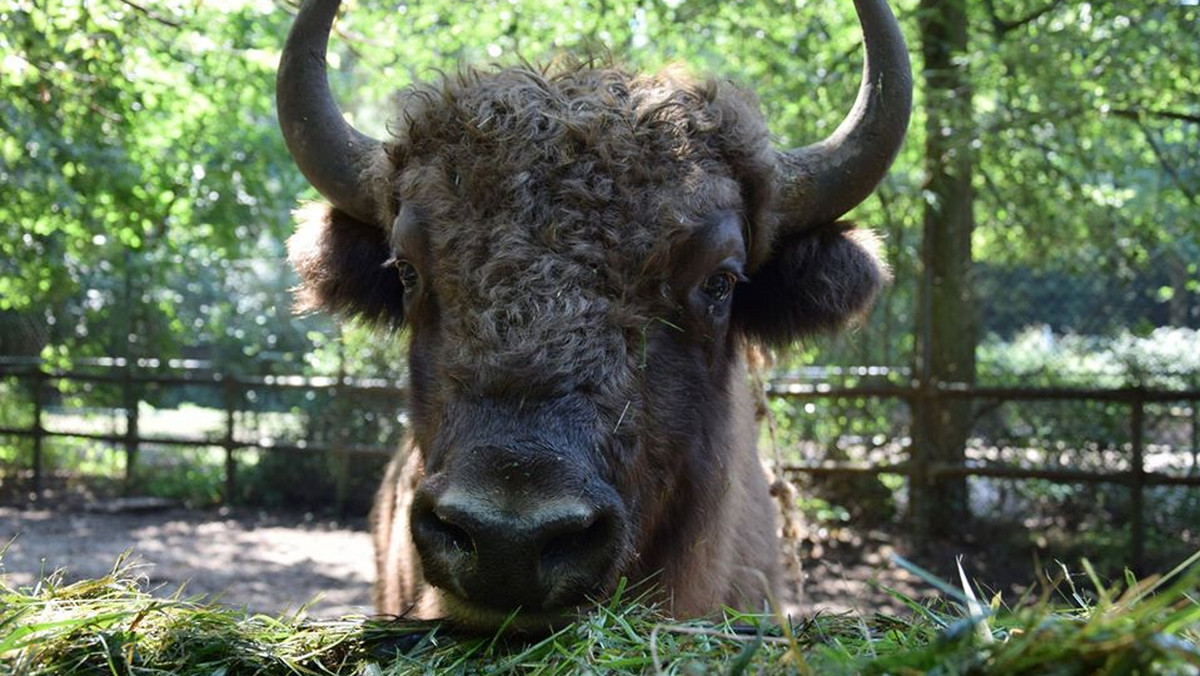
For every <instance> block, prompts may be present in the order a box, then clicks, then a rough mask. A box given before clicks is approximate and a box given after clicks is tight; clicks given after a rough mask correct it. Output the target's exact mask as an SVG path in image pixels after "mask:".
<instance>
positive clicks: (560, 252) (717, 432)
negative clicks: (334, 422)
mask: <svg viewBox="0 0 1200 676" xmlns="http://www.w3.org/2000/svg"><path fill="white" fill-rule="evenodd" d="M337 5H338V3H337V2H336V0H307V1H306V3H305V4H304V5H303V6H302V7H301V10H300V13H299V15H298V17H297V20H296V26H295V27H294V28H293V31H292V34H291V35H290V36H289V41H288V46H287V48H286V49H285V53H284V56H283V59H282V61H281V64H280V74H279V109H280V110H279V113H280V121H281V125H282V127H283V130H284V136H285V138H286V139H287V141H288V146H289V149H290V150H291V152H292V154H293V156H294V157H295V158H296V161H297V164H298V165H299V166H300V168H301V170H302V171H303V172H304V173H305V176H306V177H308V179H309V180H310V182H312V183H313V185H314V186H316V187H317V188H318V189H319V190H320V191H321V192H322V194H323V195H325V196H326V198H327V199H328V200H329V202H330V205H328V206H317V207H314V208H310V209H307V210H305V211H304V212H303V213H302V214H301V216H300V219H299V220H300V225H299V230H298V232H297V234H296V235H295V236H294V237H293V238H292V239H291V240H290V242H289V255H290V259H291V261H292V263H293V265H294V266H295V267H296V269H297V271H298V272H299V274H300V277H301V280H302V286H301V288H300V289H299V291H298V300H299V305H300V307H301V308H302V309H303V310H306V311H311V310H325V311H331V312H336V313H339V314H341V315H343V316H347V317H358V318H361V319H364V320H366V321H369V322H373V323H376V324H379V325H383V326H390V327H403V328H404V329H405V330H406V331H407V333H408V341H409V360H410V364H409V366H410V373H411V396H410V402H409V405H410V408H411V420H412V429H411V434H410V438H409V440H408V442H406V444H405V445H404V448H403V449H402V450H401V452H400V453H399V454H398V455H397V457H396V458H395V460H394V461H393V462H392V463H391V464H390V465H389V467H388V470H387V472H386V474H385V476H384V479H383V483H382V486H381V489H380V492H379V496H378V500H377V503H376V507H375V512H374V520H373V523H374V525H373V530H374V538H375V546H376V560H377V572H378V579H377V583H376V605H377V607H378V610H379V611H380V612H384V613H394V614H399V613H404V612H409V611H412V612H415V613H417V614H420V615H422V616H427V617H434V616H450V617H452V618H453V619H455V620H457V621H459V622H460V623H463V624H465V625H468V626H474V627H479V628H490V627H494V626H497V625H499V624H501V623H502V622H504V621H506V619H507V618H508V617H509V616H510V615H511V614H512V613H513V611H514V610H517V609H520V613H519V614H518V616H517V619H516V622H515V624H514V625H512V626H516V627H523V628H529V629H535V628H544V627H547V626H550V625H552V624H554V623H556V622H558V621H560V620H562V619H563V618H566V617H570V615H571V614H572V613H573V612H574V611H575V610H576V609H577V608H579V607H581V606H583V605H586V604H587V603H588V602H589V601H591V600H594V599H599V598H603V597H604V596H605V595H607V594H608V593H610V592H611V590H612V589H613V588H614V587H615V585H616V584H617V582H618V581H619V580H620V579H621V578H622V577H624V578H628V579H629V580H631V581H634V582H637V581H641V580H651V581H652V582H653V584H654V585H655V588H656V589H657V590H658V592H657V593H658V598H659V599H660V600H661V601H662V602H663V603H664V604H665V607H666V608H667V610H668V611H669V612H672V613H674V614H676V615H680V616H695V615H702V614H705V613H709V612H711V611H714V610H716V609H718V608H719V607H720V606H721V605H722V604H726V605H730V606H734V607H738V608H745V609H749V610H761V609H762V608H763V603H764V600H765V599H766V598H767V597H768V596H770V595H772V594H774V593H775V592H776V590H777V588H778V583H779V565H778V556H779V554H778V551H777V546H776V532H775V531H776V525H775V520H774V510H773V507H772V502H771V499H770V498H769V497H768V492H767V483H766V480H765V477H764V474H763V471H762V468H761V466H760V464H759V461H758V456H757V454H756V451H755V438H756V436H757V430H756V425H755V421H754V416H753V412H752V407H751V402H752V401H753V398H752V397H751V395H750V392H749V391H748V389H747V388H748V384H747V378H746V367H745V362H744V359H743V356H742V355H743V354H744V348H745V345H746V344H747V343H748V342H754V341H757V342H764V343H767V344H770V345H786V344H787V343H789V342H791V341H793V340H795V339H796V338H797V337H800V336H803V335H806V334H809V333H812V332H815V331H827V330H836V329H838V328H840V327H841V326H843V325H844V324H845V323H846V322H847V321H849V320H851V319H853V318H855V317H857V316H858V315H861V314H862V313H863V312H864V311H865V310H866V308H868V307H869V305H870V303H871V302H872V300H873V298H874V296H875V295H876V293H877V291H878V289H879V287H880V286H881V284H882V283H883V282H884V280H885V278H886V271H885V269H884V267H883V265H882V264H881V263H880V262H879V260H878V257H877V256H876V253H875V249H876V247H875V242H874V240H873V238H872V237H871V235H870V234H869V233H867V232H866V231H859V230H854V229H852V228H851V227H850V226H848V225H845V224H842V223H838V222H836V221H837V218H838V217H839V216H841V215H842V214H843V213H844V212H845V211H846V210H848V209H849V208H851V207H853V206H854V204H856V203H857V202H859V201H861V200H862V199H863V198H865V197H866V195H867V194H869V193H870V191H871V190H872V189H873V188H874V186H875V185H876V184H877V183H878V181H879V180H880V178H881V177H882V176H883V174H884V172H885V171H886V168H887V166H888V164H889V163H890V161H891V159H892V157H894V155H895V153H896V151H897V149H898V148H899V145H900V142H901V139H902V137H903V133H904V128H905V126H906V124H907V119H908V107H909V96H910V94H909V90H910V87H911V83H910V77H909V74H908V63H907V57H906V56H905V53H904V45H903V41H902V40H901V38H900V37H899V32H898V29H897V28H896V26H895V20H894V18H892V16H891V13H890V11H889V10H888V9H887V7H886V5H885V4H883V3H882V2H868V1H867V0H861V1H860V2H859V3H858V5H859V6H858V9H859V14H860V19H861V20H862V23H863V26H864V34H865V36H866V44H867V52H868V58H867V67H866V68H865V70H864V81H863V85H862V89H861V90H860V95H859V101H858V103H857V104H856V108H855V112H854V113H852V114H851V116H850V117H849V118H848V119H847V121H846V122H844V123H843V125H842V127H840V128H839V129H838V131H837V132H836V133H835V134H834V136H832V137H831V138H830V139H827V140H826V141H823V142H822V143H820V144H814V145H813V146H809V147H806V148H800V149H795V150H790V151H782V152H777V151H775V150H773V149H772V148H771V147H770V144H769V134H768V131H767V127H766V124H765V122H764V121H763V119H762V116H761V114H760V112H759V108H758V104H757V102H756V101H755V99H754V98H753V96H752V95H750V94H749V93H747V92H745V91H743V90H741V89H739V88H737V87H734V86H732V85H730V84H728V83H725V82H720V81H716V80H712V79H693V78H691V77H688V76H686V75H683V74H681V73H678V72H673V71H671V72H665V73H661V74H658V75H653V76H646V75H636V74H632V73H629V72H626V71H624V70H622V69H620V68H617V67H613V66H611V65H607V64H595V63H591V62H587V63H581V62H572V61H560V62H556V63H554V64H552V65H549V66H546V67H544V68H534V67H528V66H521V67H515V68H504V69H493V70H464V71H463V72H461V73H459V74H458V75H457V76H453V77H449V78H446V79H445V80H444V81H443V82H441V83H439V84H437V85H434V86H418V87H414V88H412V89H410V90H409V91H408V92H406V93H405V94H404V95H403V96H402V98H401V102H400V107H399V110H398V112H397V115H396V122H395V124H394V125H393V130H394V132H393V133H394V137H393V138H392V139H390V140H388V141H387V142H383V143H381V142H378V141H374V140H373V139H370V138H369V137H366V136H363V135H362V134H360V133H358V132H357V131H355V130H354V129H353V128H351V127H349V126H348V125H346V124H345V123H344V122H343V121H342V119H341V117H340V114H338V113H337V109H336V106H335V105H334V104H333V101H332V99H331V97H330V95H329V91H328V85H327V83H326V82H325V73H324V64H323V62H321V61H319V60H316V59H313V58H312V54H313V53H323V51H324V49H325V41H326V40H327V38H328V30H329V23H330V21H332V18H333V15H334V14H335V13H336V9H337ZM885 83H886V87H885ZM885 90H886V92H887V93H886V95H884V94H883V93H882V92H884V91H885Z"/></svg>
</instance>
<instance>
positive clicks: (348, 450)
mask: <svg viewBox="0 0 1200 676" xmlns="http://www.w3.org/2000/svg"><path fill="white" fill-rule="evenodd" d="M91 366H93V367H95V368H99V369H101V370H99V371H96V372H91V371H84V370H53V369H47V368H45V367H44V366H43V365H41V364H40V363H39V362H37V360H25V361H16V360H0V378H8V379H16V380H17V381H24V382H27V383H28V384H29V388H30V393H31V395H30V396H31V400H32V420H31V422H30V423H29V424H28V425H17V426H14V425H7V426H4V425H0V436H10V437H21V438H29V439H32V443H33V453H32V458H31V466H30V467H29V472H30V481H31V484H32V486H31V488H32V490H33V491H34V492H41V490H42V487H43V473H44V472H43V449H42V446H43V441H44V440H45V439H47V438H54V437H65V438H78V439H88V440H93V441H98V442H103V443H106V444H110V445H113V446H117V447H120V448H122V449H123V451H124V454H125V471H126V482H127V484H129V483H131V481H132V476H133V468H134V467H135V465H136V463H137V455H138V451H139V448H140V447H141V446H144V445H162V446H177V447H217V448H222V449H224V453H225V466H224V477H223V479H224V498H225V499H226V500H232V499H233V497H234V496H235V495H236V493H235V488H236V485H235V481H236V478H235V477H236V474H237V472H236V468H237V454H238V453H239V452H241V451H244V450H259V451H266V452H283V453H286V452H306V453H325V454H340V455H343V456H347V455H369V456H389V455H391V454H392V453H393V452H394V451H395V447H394V446H392V447H387V446H379V445H369V444H367V445H364V444H352V443H349V442H346V443H336V444H330V443H314V442H309V441H305V440H298V441H279V440H276V439H273V438H265V437H258V438H253V439H243V438H239V437H238V435H237V434H236V424H235V418H236V415H237V414H238V413H239V412H251V411H253V409H252V408H251V407H248V406H245V405H244V404H245V395H246V393H248V392H251V391H253V392H260V391H261V392H272V391H278V392H282V391H303V392H306V393H329V394H332V395H334V396H338V397H341V396H348V397H350V398H351V399H353V398H355V397H365V396H374V397H378V396H383V397H394V398H396V400H397V402H398V403H399V401H401V400H402V399H403V398H404V397H405V396H406V394H407V390H406V388H405V387H404V386H403V384H402V383H401V382H400V381H394V380H387V379H379V378H353V377H348V376H337V377H330V376H273V375H267V376H246V375H231V374H225V373H221V372H218V371H215V370H213V369H211V368H210V367H209V365H208V364H206V363H201V362H188V361H183V360H181V361H178V362H166V363H164V362H159V361H158V360H138V361H136V362H132V361H131V362H126V361H124V360H121V359H105V360H97V361H95V362H93V363H92V364H91ZM164 368H165V369H166V370H167V371H168V372H167V373H164V372H161V371H160V369H164ZM859 370H861V371H862V373H861V374H857V371H854V372H852V371H851V370H849V369H847V370H846V371H847V373H850V374H851V375H855V374H857V375H876V374H874V373H870V372H869V370H867V369H859ZM64 381H71V382H76V383H100V384H109V385H118V386H121V387H122V388H123V391H124V399H125V407H124V418H125V431H124V432H123V433H111V432H88V431H66V430H52V429H47V427H46V425H45V416H46V413H47V406H46V395H47V393H48V391H53V390H54V389H55V388H54V385H56V384H57V383H61V382H64ZM155 386H199V387H204V388H215V389H217V390H219V391H220V392H221V401H222V410H221V412H222V416H223V422H224V424H223V428H222V431H221V433H220V434H219V435H216V436H204V437H191V436H181V435H148V434H144V433H142V432H141V431H140V428H139V422H140V421H139V404H140V402H142V401H143V400H144V399H145V395H146V390H147V388H148V387H155ZM766 394H767V396H768V397H771V398H778V399H795V400H821V399H891V400H898V401H902V402H905V403H907V404H908V405H910V406H912V405H913V404H915V403H916V402H918V401H920V400H922V399H924V400H926V401H928V400H933V399H945V400H951V399H968V400H973V401H988V402H1016V401H1038V400H1041V401H1100V402H1112V403H1117V404H1121V405H1125V406H1127V407H1128V408H1129V418H1128V420H1129V423H1128V424H1129V427H1128V429H1129V435H1130V443H1129V449H1128V451H1129V466H1128V468H1127V469H1125V470H1123V471H1106V472H1098V471H1085V470H1077V469H1068V468H1045V467H1025V466H1012V465H999V464H982V463H980V462H979V461H978V460H968V461H967V462H965V463H964V464H945V463H926V464H922V463H921V460H920V458H921V454H916V453H911V452H908V453H907V455H908V458H907V459H906V460H904V461H903V462H898V463H889V464H867V463H863V462H857V463H856V462H822V463H816V464H800V463H789V464H785V465H784V466H783V467H781V468H780V470H781V471H782V473H783V474H784V475H786V476H788V477H789V478H796V477H798V476H801V475H809V476H850V475H880V474H896V475H902V476H905V477H908V478H909V479H912V478H913V477H925V478H927V479H932V480H940V479H946V478H952V477H985V478H996V479H1011V480H1030V479H1038V480H1044V481H1050V482H1056V483H1066V484H1079V483H1083V484H1098V483H1109V484H1118V485H1124V486H1126V487H1127V488H1128V489H1129V490H1130V492H1131V493H1130V495H1131V508H1130V518H1131V522H1130V524H1129V530H1130V548H1131V558H1132V561H1133V565H1134V567H1135V568H1136V567H1138V566H1140V563H1141V561H1142V560H1143V557H1144V541H1145V514H1144V511H1145V507H1144V492H1145V490H1146V488H1147V487H1151V486H1166V485H1170V486H1188V487H1197V486H1200V476H1197V475H1194V474H1193V475H1189V476H1178V475H1170V474H1166V473H1162V472H1155V471H1150V470H1147V469H1146V466H1145V447H1144V444H1143V438H1144V433H1145V429H1144V427H1145V407H1146V405H1147V404H1157V403H1167V402H1188V403H1189V404H1190V406H1191V407H1192V409H1193V411H1195V410H1196V408H1197V407H1198V406H1200V390H1183V391H1173V390H1159V389H1148V388H1142V387H1125V388H1118V389H1101V388H1063V387H1042V388H1013V387H977V386H968V385H962V384H942V385H924V386H923V385H922V384H920V383H916V382H914V383H913V384H911V385H896V384H885V385H874V384H863V385H854V386H834V385H829V384H822V383H817V384H813V383H808V382H796V381H794V380H788V379H778V380H774V381H771V382H769V383H768V384H767V385H766ZM397 409H399V406H397ZM1197 418H1200V416H1197V415H1195V413H1193V415H1192V445H1193V446H1195V444H1196V439H1197V436H1200V432H1198V431H1197V429H1196V426H1197ZM907 450H908V451H911V449H907ZM1192 453H1193V455H1196V454H1197V453H1200V449H1197V448H1193V449H1192Z"/></svg>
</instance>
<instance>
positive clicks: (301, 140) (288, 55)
mask: <svg viewBox="0 0 1200 676" xmlns="http://www.w3.org/2000/svg"><path fill="white" fill-rule="evenodd" d="M340 4H341V0H304V2H303V4H301V6H300V11H299V13H298V14H297V15H296V23H294V24H293V25H292V30H291V32H290V33H288V38H287V43H286V44H285V45H284V47H283V55H282V56H281V57H280V59H279V73H278V75H277V76H276V79H275V106H276V109H277V112H278V115H279V127H280V129H282V130H283V140H284V142H286V143H287V148H288V152H289V153H291V155H292V159H293V160H295V161H296V166H298V167H299V168H300V172H301V173H303V174H304V177H305V178H307V179H308V182H309V183H311V184H312V186H313V187H314V188H316V189H317V191H318V192H320V193H321V194H322V195H324V196H325V198H326V199H328V200H329V201H330V202H331V203H332V204H333V206H335V207H337V208H338V209H340V210H342V211H344V212H346V213H347V214H349V215H351V216H353V217H354V218H357V219H358V220H360V221H363V222H365V223H374V222H376V219H377V218H378V213H377V211H378V210H377V209H376V206H377V205H376V204H375V199H374V197H373V196H372V194H371V191H370V190H368V189H367V188H366V186H365V185H363V181H362V172H363V169H364V168H365V167H367V166H368V165H369V164H370V163H371V162H372V161H373V160H374V158H376V157H378V156H379V155H380V154H381V153H383V152H384V151H383V146H382V144H381V143H380V142H379V141H378V140H376V139H373V138H371V137H370V136H367V135H366V134H363V133H361V132H359V131H358V130H357V129H355V128H354V127H352V126H350V125H349V124H348V123H347V122H346V120H345V119H343V118H342V113H341V111H339V110H338V107H337V104H336V103H334V101H333V94H332V93H331V92H330V91H329V80H328V79H327V78H326V74H325V50H326V49H327V47H328V46H329V29H330V27H331V26H332V24H333V18H334V16H336V15H337V10H338V6H339V5H340Z"/></svg>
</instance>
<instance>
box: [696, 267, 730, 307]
mask: <svg viewBox="0 0 1200 676" xmlns="http://www.w3.org/2000/svg"><path fill="white" fill-rule="evenodd" d="M737 282H738V276H737V274H735V273H733V272H729V271H723V272H718V273H716V274H713V275H709V276H708V278H707V279H705V280H704V283H703V284H701V285H700V291H701V292H703V293H704V295H705V296H708V298H709V300H711V301H712V302H714V303H720V302H723V301H725V300H726V299H727V298H729V294H731V293H733V287H734V285H735V284H737Z"/></svg>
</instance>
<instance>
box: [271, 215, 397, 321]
mask: <svg viewBox="0 0 1200 676" xmlns="http://www.w3.org/2000/svg"><path fill="white" fill-rule="evenodd" d="M297 221H298V227H297V230H296V234H294V235H292V236H291V238H289V239H288V243H287V249H288V260H289V261H291V263H292V266H293V267H294V268H296V272H297V273H299V275H300V286H299V287H298V288H297V289H296V309H297V310H299V311H301V312H313V311H318V310H324V311H326V312H331V313H335V314H340V315H342V316H345V317H355V318H359V319H362V320H365V321H367V322H370V323H373V324H377V325H384V326H392V327H396V328H398V327H399V326H400V325H401V323H402V322H403V321H404V286H403V284H402V283H401V281H400V276H399V275H398V274H397V273H396V270H395V268H393V267H391V266H389V265H386V263H387V261H388V259H389V257H390V252H391V246H390V244H389V243H388V238H387V235H386V233H385V232H384V231H383V230H381V229H380V228H378V227H376V226H373V225H369V224H367V223H363V222H362V221H359V220H357V219H354V218H352V217H350V216H349V215H347V214H346V213H345V212H343V211H339V210H338V209H335V208H333V207H329V206H325V205H313V206H311V207H306V208H304V209H302V210H301V211H300V212H299V213H298V214H297Z"/></svg>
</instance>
